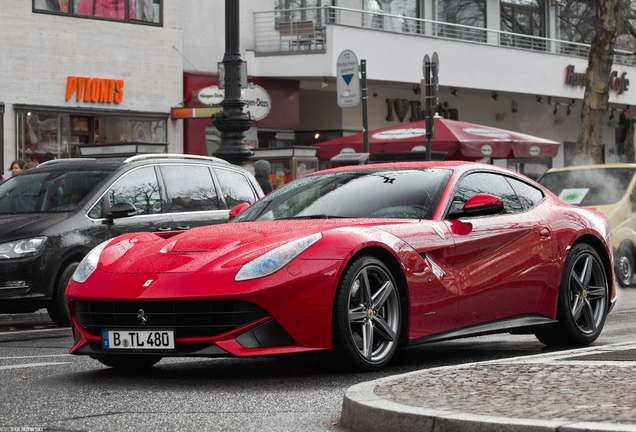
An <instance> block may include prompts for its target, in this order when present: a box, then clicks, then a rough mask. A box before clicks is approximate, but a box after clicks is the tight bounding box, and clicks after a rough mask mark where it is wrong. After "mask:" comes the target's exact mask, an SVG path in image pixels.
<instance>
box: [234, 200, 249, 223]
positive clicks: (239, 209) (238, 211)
mask: <svg viewBox="0 0 636 432" xmlns="http://www.w3.org/2000/svg"><path fill="white" fill-rule="evenodd" d="M249 207H250V204H248V203H241V204H238V205H235V206H234V207H232V209H231V210H230V219H234V218H235V217H237V216H238V215H240V214H241V213H243V212H244V211H245V210H247V209H248V208H249Z"/></svg>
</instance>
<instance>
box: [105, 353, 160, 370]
mask: <svg viewBox="0 0 636 432" xmlns="http://www.w3.org/2000/svg"><path fill="white" fill-rule="evenodd" d="M93 358H94V359H95V360H97V361H99V362H100V363H101V364H103V365H106V366H110V367H112V368H116V369H146V368H149V367H151V366H153V365H155V364H157V363H158V362H159V361H160V360H161V358H162V357H161V356H155V355H130V354H121V355H99V356H95V357H93Z"/></svg>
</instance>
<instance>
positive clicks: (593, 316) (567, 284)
mask: <svg viewBox="0 0 636 432" xmlns="http://www.w3.org/2000/svg"><path fill="white" fill-rule="evenodd" d="M608 293H609V289H608V279H607V274H606V271H605V267H604V266H603V263H602V261H601V258H600V257H599V255H598V253H597V252H596V251H595V250H594V248H592V247H591V246H590V245H588V244H587V243H579V244H576V245H575V246H574V247H572V249H571V250H570V253H569V254H568V257H567V259H566V261H565V267H564V268H563V275H562V276H561V286H560V289H559V300H558V306H557V319H558V321H559V323H558V325H557V326H556V327H555V328H553V329H551V330H550V331H548V332H544V333H537V334H536V336H537V339H539V340H540V341H541V342H543V343H544V344H546V345H551V346H577V345H578V346H583V345H589V344H591V343H592V342H594V341H595V340H596V339H597V338H598V337H599V335H600V334H601V331H602V330H603V326H604V325H605V317H606V316H607V304H608V295H609V294H608Z"/></svg>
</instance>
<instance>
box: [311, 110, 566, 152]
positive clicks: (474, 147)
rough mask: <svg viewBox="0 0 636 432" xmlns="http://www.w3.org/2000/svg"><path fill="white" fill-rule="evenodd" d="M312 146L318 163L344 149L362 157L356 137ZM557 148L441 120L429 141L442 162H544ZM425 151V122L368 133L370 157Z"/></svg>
mask: <svg viewBox="0 0 636 432" xmlns="http://www.w3.org/2000/svg"><path fill="white" fill-rule="evenodd" d="M314 145H315V146H317V147H319V149H318V152H317V156H318V159H320V160H329V159H331V158H332V157H333V156H335V155H337V154H339V153H340V152H341V150H343V149H345V148H351V149H353V150H354V151H355V152H356V153H361V152H362V151H363V136H362V133H359V134H355V135H350V136H346V137H342V138H338V139H334V140H331V141H325V142H323V143H320V144H314ZM559 145H560V143H558V142H556V141H550V140H547V139H543V138H538V137H534V136H530V135H525V134H521V133H518V132H512V131H507V130H503V129H497V128H493V127H490V126H481V125H476V124H472V123H466V122H461V121H456V120H448V119H444V118H436V119H435V138H432V139H431V151H432V152H443V153H445V154H446V155H445V157H444V159H445V160H450V159H459V160H477V159H481V158H483V157H491V158H495V159H509V158H514V159H517V158H543V157H546V158H547V157H554V156H556V154H557V152H558V150H559ZM425 148H426V120H420V121H416V122H412V123H407V124H399V125H395V126H389V127H386V128H382V129H376V130H374V131H369V152H370V153H372V154H373V153H399V152H410V151H425Z"/></svg>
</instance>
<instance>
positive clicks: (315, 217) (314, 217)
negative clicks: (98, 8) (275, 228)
mask: <svg viewBox="0 0 636 432" xmlns="http://www.w3.org/2000/svg"><path fill="white" fill-rule="evenodd" d="M291 219H329V216H327V215H326V214H313V215H303V216H292V217H286V218H280V219H276V220H291Z"/></svg>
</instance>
